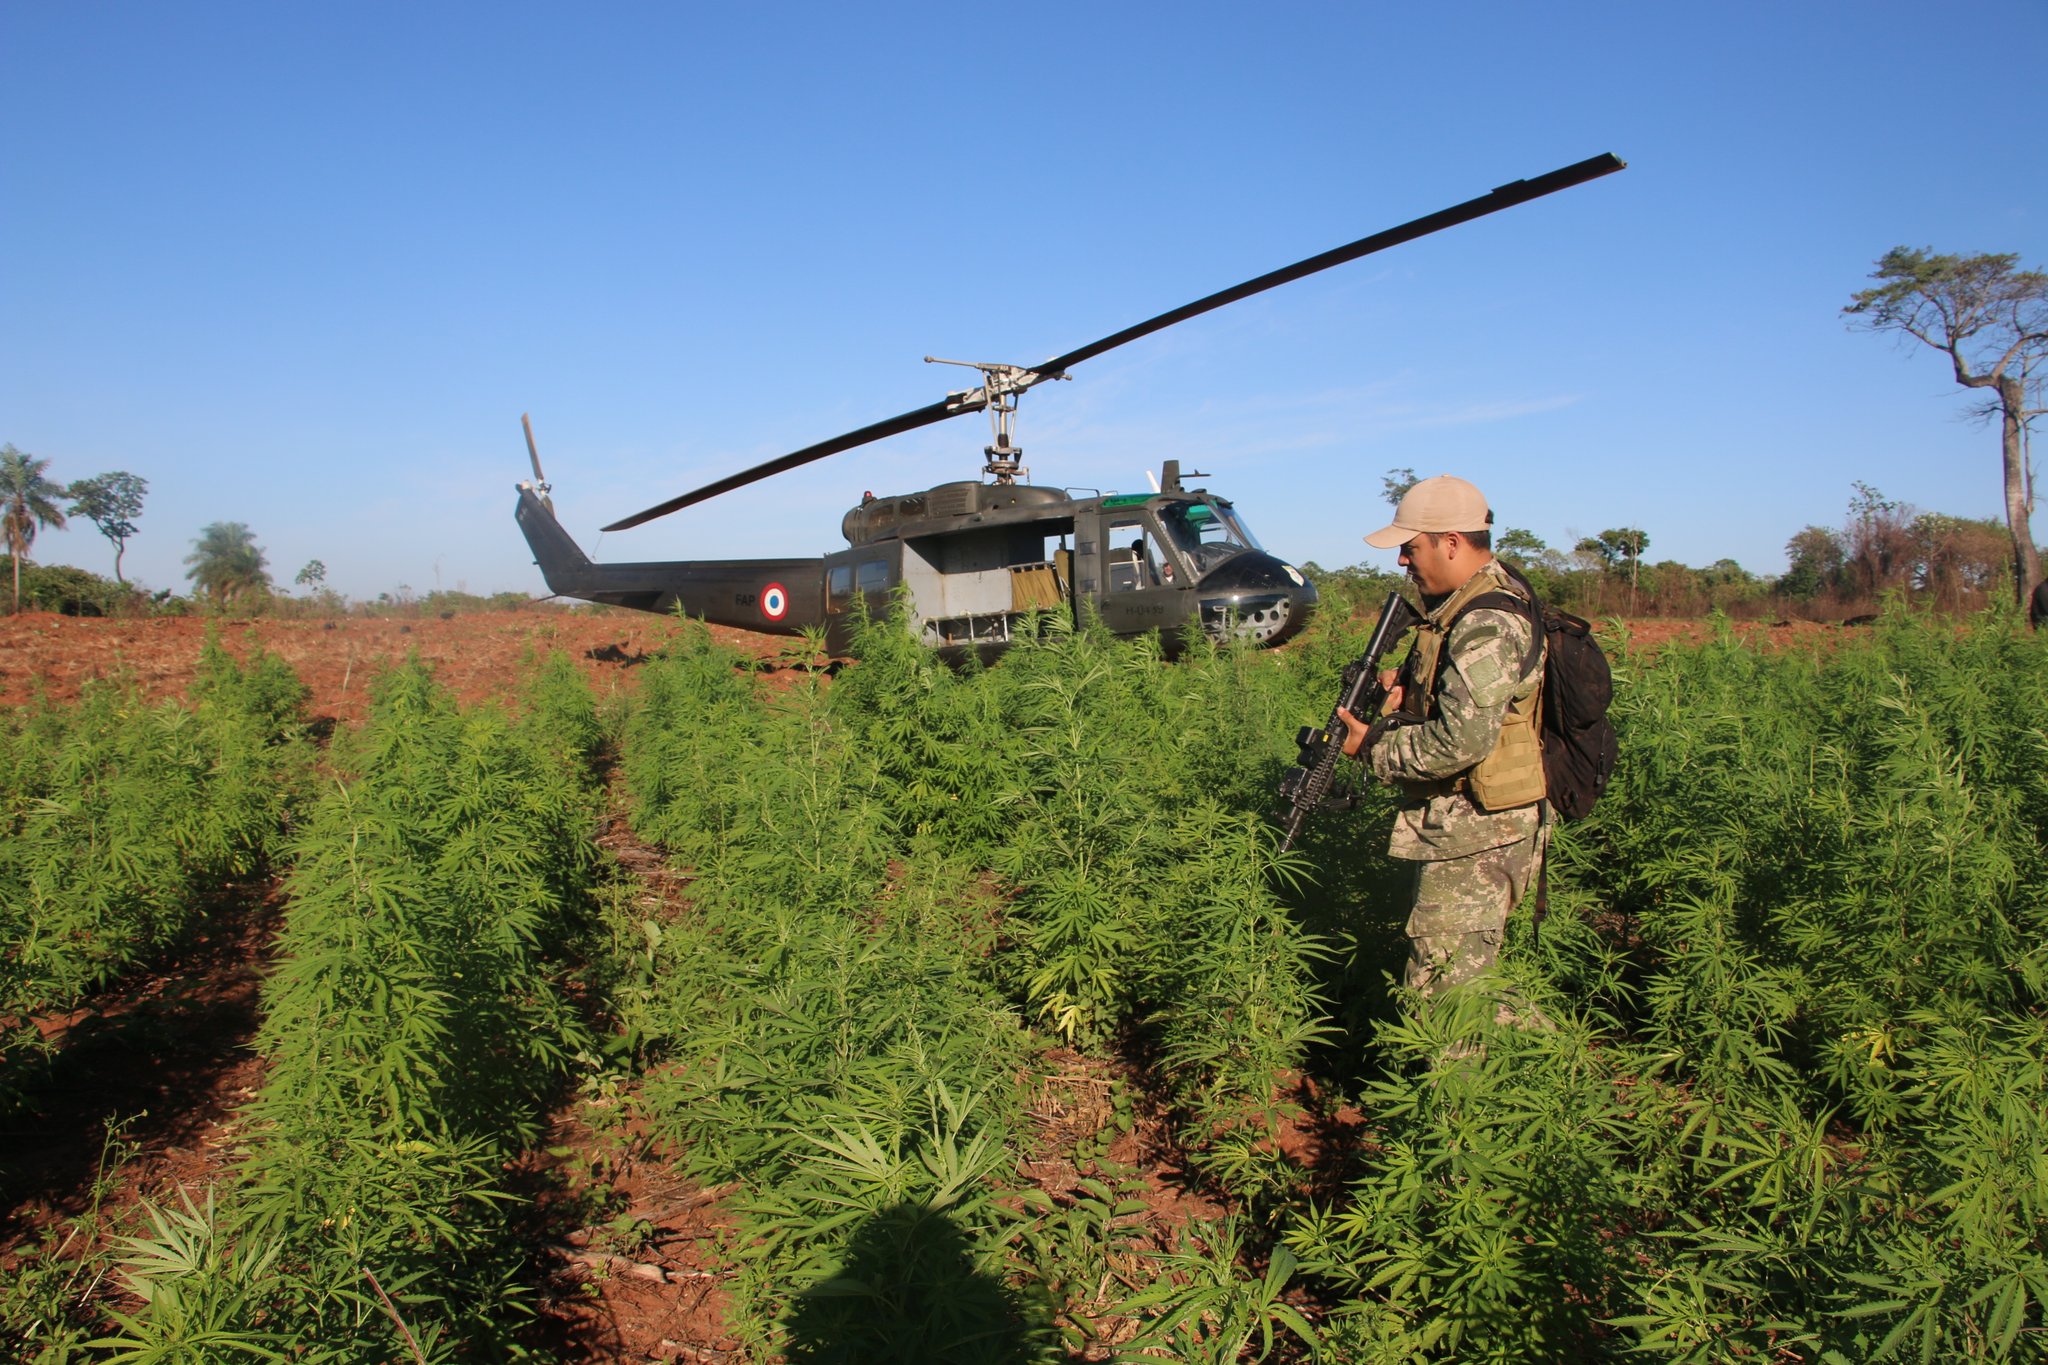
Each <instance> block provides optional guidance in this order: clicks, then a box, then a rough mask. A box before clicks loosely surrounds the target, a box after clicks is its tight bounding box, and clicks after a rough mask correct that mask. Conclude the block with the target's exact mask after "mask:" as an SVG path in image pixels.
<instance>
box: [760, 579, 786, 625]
mask: <svg viewBox="0 0 2048 1365" xmlns="http://www.w3.org/2000/svg"><path fill="white" fill-rule="evenodd" d="M761 614H762V615H763V616H765V617H767V618H768V619H769V620H771V621H780V620H781V619H782V618H783V617H785V616H787V615H789V590H788V589H787V588H785V587H783V586H782V585H781V584H780V583H770V584H769V585H768V586H767V587H765V588H763V589H761Z"/></svg>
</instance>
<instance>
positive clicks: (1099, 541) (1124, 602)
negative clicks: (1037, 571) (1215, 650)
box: [1075, 506, 1188, 635]
mask: <svg viewBox="0 0 2048 1365" xmlns="http://www.w3.org/2000/svg"><path fill="white" fill-rule="evenodd" d="M1095 522H1096V524H1095V528H1094V529H1095V534H1094V536H1093V537H1092V538H1090V539H1089V540H1087V541H1083V542H1081V543H1079V544H1077V545H1076V547H1075V548H1076V551H1077V554H1076V559H1077V561H1078V565H1077V568H1076V574H1077V579H1078V581H1077V582H1076V584H1075V587H1076V589H1077V591H1078V592H1079V594H1080V595H1082V596H1092V597H1093V598H1094V599H1095V603H1096V609H1097V610H1098V611H1100V612H1101V614H1102V624H1103V625H1105V626H1107V627H1108V628H1109V629H1110V630H1111V631H1113V632H1115V633H1116V634H1118V635H1137V634H1142V633H1143V632H1145V631H1147V630H1153V629H1157V630H1159V631H1161V632H1163V633H1165V634H1168V635H1171V634H1172V633H1173V632H1174V631H1176V630H1178V629H1179V627H1180V624H1181V622H1182V621H1183V620H1184V619H1185V618H1186V616H1187V613H1188V605H1187V594H1186V593H1185V592H1183V591H1182V589H1183V588H1184V587H1186V586H1187V582H1188V576H1187V574H1186V566H1185V565H1184V564H1182V563H1181V561H1180V558H1179V556H1178V554H1177V553H1176V552H1175V549H1174V547H1173V543H1172V542H1171V541H1170V540H1168V539H1167V538H1166V536H1165V535H1164V534H1163V532H1162V528H1161V527H1160V525H1159V523H1158V520H1157V519H1156V518H1155V517H1154V516H1153V514H1152V511H1151V509H1150V508H1146V507H1142V506H1136V507H1117V508H1109V509H1104V510H1102V511H1100V512H1098V513H1097V514H1096V518H1095Z"/></svg>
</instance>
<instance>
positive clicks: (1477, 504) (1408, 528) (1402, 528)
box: [1365, 474, 1493, 550]
mask: <svg viewBox="0 0 2048 1365" xmlns="http://www.w3.org/2000/svg"><path fill="white" fill-rule="evenodd" d="M1492 524H1493V513H1492V511H1490V510H1489V509H1488V508H1487V506H1486V495H1485V494H1484V493H1482V492H1480V491H1479V490H1478V489H1477V488H1474V487H1473V486H1472V485H1471V484H1469V483H1467V482H1465V481H1464V480H1463V479H1461V478H1459V477H1458V476H1457V475H1455V474H1439V475H1437V476H1436V477H1435V478H1433V479H1424V480H1423V481H1422V482H1421V483H1418V484H1416V485H1415V486H1414V487H1413V488H1411V489H1409V490H1408V491H1407V492H1406V493H1404V494H1402V495H1401V505H1400V506H1398V507H1396V508H1395V509H1394V524H1393V525H1392V526H1388V527H1384V528H1382V529H1380V530H1377V531H1374V532H1373V533H1372V534H1371V535H1369V536H1367V537H1366V538H1365V543H1366V544H1368V545H1370V546H1372V547H1373V548H1374V549H1376V550H1392V549H1396V548H1398V547H1400V546H1402V545H1405V544H1407V543H1408V542H1409V541H1411V540H1413V539H1415V537H1416V536H1418V535H1420V534H1421V533H1422V532H1424V531H1483V530H1485V529H1486V528H1487V527H1489V526H1491V525H1492Z"/></svg>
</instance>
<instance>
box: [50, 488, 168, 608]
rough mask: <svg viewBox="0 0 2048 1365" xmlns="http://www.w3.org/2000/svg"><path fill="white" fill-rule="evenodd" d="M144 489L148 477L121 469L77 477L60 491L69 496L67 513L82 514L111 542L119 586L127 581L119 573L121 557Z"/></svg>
mask: <svg viewBox="0 0 2048 1365" xmlns="http://www.w3.org/2000/svg"><path fill="white" fill-rule="evenodd" d="M147 492H149V480H148V479H145V478H142V477H140V476H139V475H135V474H130V473H129V472H128V471H126V470H124V469H116V470H113V471H111V472H110V473H106V474H100V475H96V476H95V477H93V478H90V479H80V480H78V481H77V482H76V483H74V484H72V485H71V487H69V488H67V489H66V490H64V496H65V497H67V498H69V499H71V515H72V516H74V517H84V518H85V519H86V520H87V521H89V522H91V523H92V524H93V525H95V526H97V527H99V528H100V534H101V535H103V536H105V537H106V538H107V539H108V540H111V541H113V542H114V581H115V582H116V583H119V584H121V585H122V586H123V587H126V586H127V585H128V580H127V579H125V578H123V577H122V576H121V556H122V555H124V554H126V553H127V552H128V538H129V537H130V536H132V535H134V534H135V519H136V518H137V517H139V516H141V515H142V498H143V495H144V494H145V493H147Z"/></svg>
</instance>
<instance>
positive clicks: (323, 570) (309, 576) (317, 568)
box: [292, 559, 327, 591]
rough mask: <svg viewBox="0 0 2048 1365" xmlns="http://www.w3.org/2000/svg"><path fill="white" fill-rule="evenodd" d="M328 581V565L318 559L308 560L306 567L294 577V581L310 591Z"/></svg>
mask: <svg viewBox="0 0 2048 1365" xmlns="http://www.w3.org/2000/svg"><path fill="white" fill-rule="evenodd" d="M326 581H327V566H326V565H325V564H322V563H321V562H320V561H319V560H317V559H309V560H307V561H306V567H305V568H303V569H301V570H299V572H298V573H297V574H296V575H295V576H294V577H293V578H292V582H294V583H296V584H298V585H299V586H300V587H302V588H305V589H307V590H309V591H312V590H317V589H318V588H319V587H320V585H321V584H323V583H325V582H326Z"/></svg>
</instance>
